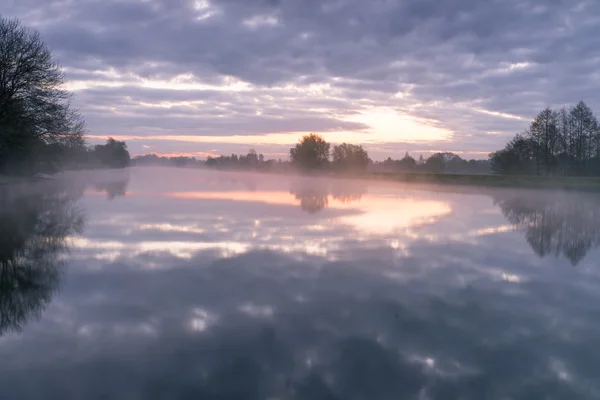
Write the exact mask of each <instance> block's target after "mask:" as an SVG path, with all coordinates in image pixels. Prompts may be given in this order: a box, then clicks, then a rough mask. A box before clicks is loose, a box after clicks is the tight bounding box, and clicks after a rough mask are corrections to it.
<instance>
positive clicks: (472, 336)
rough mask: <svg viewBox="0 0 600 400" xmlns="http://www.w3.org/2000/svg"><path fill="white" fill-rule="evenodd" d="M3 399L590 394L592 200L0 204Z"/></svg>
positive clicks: (206, 191) (146, 186)
mask: <svg viewBox="0 0 600 400" xmlns="http://www.w3.org/2000/svg"><path fill="white" fill-rule="evenodd" d="M0 207H1V208H0V234H1V235H0V267H1V270H0V273H1V276H0V317H1V318H0V335H1V337H0V360H2V361H1V362H0V398H2V399H69V398H73V399H238V398H239V399H580V398H581V399H586V398H589V399H594V398H600V381H599V380H598V376H599V372H598V371H600V353H599V352H598V351H597V349H598V347H599V345H600V322H598V321H599V320H600V292H599V290H598V289H599V284H600V275H599V271H600V265H599V262H598V260H599V250H598V245H599V244H600V234H599V229H600V202H599V201H598V198H597V197H594V196H592V195H583V194H578V195H576V194H567V193H553V192H533V191H523V190H487V189H477V188H454V187H419V186H410V185H402V184H393V183H383V182H361V181H343V180H326V179H317V178H300V177H289V176H268V175H252V174H239V173H238V174H234V173H217V172H214V171H210V172H202V171H196V170H183V169H181V170H180V169H153V168H147V169H132V170H130V171H96V172H87V173H70V174H67V176H66V177H64V179H60V180H58V181H53V182H40V183H38V184H36V185H33V186H20V187H16V188H15V187H11V188H10V190H8V189H7V188H4V189H0Z"/></svg>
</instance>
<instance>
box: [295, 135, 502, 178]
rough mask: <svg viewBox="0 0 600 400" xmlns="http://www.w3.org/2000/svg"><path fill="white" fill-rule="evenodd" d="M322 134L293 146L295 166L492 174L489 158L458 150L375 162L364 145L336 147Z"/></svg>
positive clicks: (301, 167)
mask: <svg viewBox="0 0 600 400" xmlns="http://www.w3.org/2000/svg"><path fill="white" fill-rule="evenodd" d="M330 148H331V145H330V144H329V143H327V142H326V141H325V139H323V138H322V137H321V136H319V135H315V134H313V133H311V134H310V135H307V136H304V137H303V138H302V139H301V140H300V142H299V143H298V144H296V146H295V147H293V148H291V149H290V160H291V163H292V165H294V166H296V167H297V168H300V169H304V170H311V169H327V168H329V169H332V170H337V171H365V170H371V171H381V172H426V173H470V174H478V173H489V171H490V163H489V161H488V160H469V161H467V160H464V159H462V158H461V157H460V156H458V155H457V154H454V153H448V152H444V153H435V154H432V155H431V156H430V157H429V158H427V159H425V158H424V157H423V155H420V156H419V159H418V160H416V159H414V158H413V157H412V156H411V155H410V154H409V153H408V152H406V153H405V155H404V157H403V158H402V159H399V160H393V159H392V158H391V157H388V159H387V160H385V161H383V162H373V161H372V160H371V159H370V158H369V154H368V152H367V151H366V150H365V149H364V148H363V147H362V146H360V145H355V144H349V143H342V144H339V145H336V146H333V149H332V150H331V151H330Z"/></svg>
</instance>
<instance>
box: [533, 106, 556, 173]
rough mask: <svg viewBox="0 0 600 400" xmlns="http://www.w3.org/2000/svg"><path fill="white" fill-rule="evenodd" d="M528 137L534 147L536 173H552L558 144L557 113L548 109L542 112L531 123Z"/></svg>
mask: <svg viewBox="0 0 600 400" xmlns="http://www.w3.org/2000/svg"><path fill="white" fill-rule="evenodd" d="M528 136H529V138H530V139H531V140H532V143H533V144H534V145H535V161H536V173H537V174H538V175H539V174H541V173H542V172H543V173H544V174H545V175H549V174H550V173H551V172H552V173H554V167H555V162H554V161H555V153H556V149H557V144H558V113H557V112H556V111H554V110H552V109H550V107H546V108H545V109H544V110H542V111H541V112H540V113H539V114H538V115H537V117H536V118H535V119H534V120H533V121H532V122H531V126H530V127H529V131H528Z"/></svg>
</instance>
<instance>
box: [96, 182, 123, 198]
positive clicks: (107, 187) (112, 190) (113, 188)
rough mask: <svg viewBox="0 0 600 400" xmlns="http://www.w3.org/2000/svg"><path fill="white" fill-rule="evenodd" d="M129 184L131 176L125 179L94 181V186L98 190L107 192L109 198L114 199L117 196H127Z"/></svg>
mask: <svg viewBox="0 0 600 400" xmlns="http://www.w3.org/2000/svg"><path fill="white" fill-rule="evenodd" d="M128 185H129V177H127V178H126V179H123V180H116V181H101V182H96V183H94V188H96V190H98V191H101V192H106V196H107V197H108V199H109V200H112V199H114V198H115V197H119V196H125V195H126V194H127V186H128Z"/></svg>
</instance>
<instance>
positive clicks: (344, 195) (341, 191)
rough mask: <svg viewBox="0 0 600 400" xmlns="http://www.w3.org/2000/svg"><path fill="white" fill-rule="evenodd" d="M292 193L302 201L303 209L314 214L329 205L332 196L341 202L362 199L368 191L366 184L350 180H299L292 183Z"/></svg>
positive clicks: (301, 206)
mask: <svg viewBox="0 0 600 400" xmlns="http://www.w3.org/2000/svg"><path fill="white" fill-rule="evenodd" d="M290 193H291V194H293V195H294V196H295V197H296V200H299V201H300V208H302V210H304V211H306V212H308V213H310V214H314V213H317V212H319V211H321V210H322V209H323V208H325V207H327V206H328V205H329V197H330V196H331V197H332V198H333V199H334V200H337V201H339V202H341V203H351V202H355V201H358V200H360V199H361V197H362V196H363V194H365V193H366V186H365V185H364V184H358V183H348V182H332V183H329V182H325V181H318V180H317V181H308V180H298V181H295V182H293V183H292V187H291V189H290Z"/></svg>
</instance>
